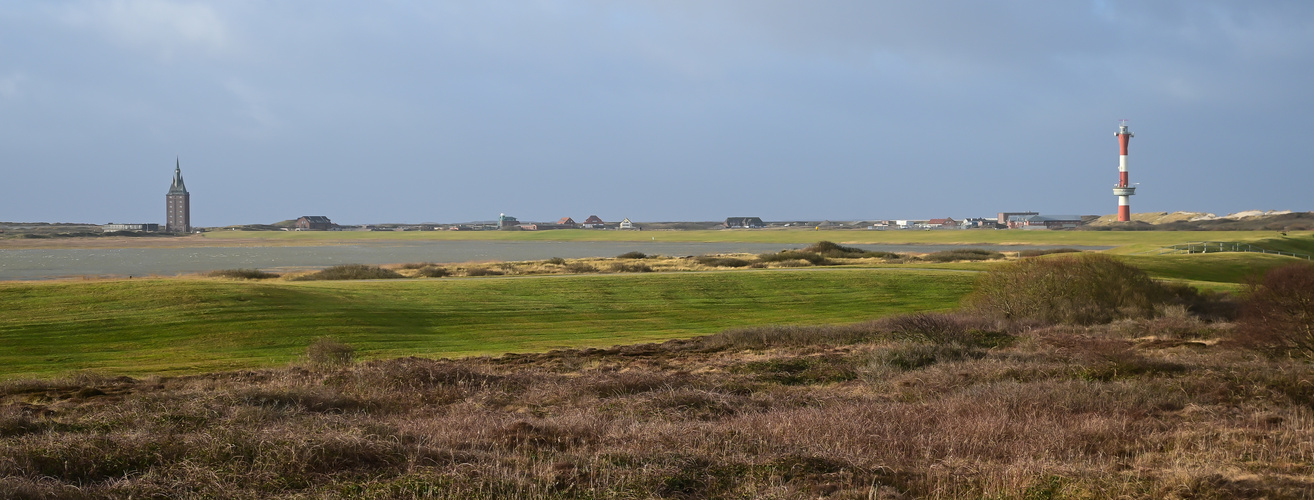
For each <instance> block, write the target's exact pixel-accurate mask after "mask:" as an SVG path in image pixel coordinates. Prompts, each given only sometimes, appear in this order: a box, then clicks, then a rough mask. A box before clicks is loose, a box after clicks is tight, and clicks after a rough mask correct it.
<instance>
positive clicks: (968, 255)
mask: <svg viewBox="0 0 1314 500" xmlns="http://www.w3.org/2000/svg"><path fill="white" fill-rule="evenodd" d="M921 258H922V260H929V261H931V262H957V261H962V260H998V259H1002V258H1004V254H1002V253H999V252H995V251H993V250H982V249H980V248H965V249H962V250H942V251H939V252H934V253H929V254H926V255H923V256H922V257H921Z"/></svg>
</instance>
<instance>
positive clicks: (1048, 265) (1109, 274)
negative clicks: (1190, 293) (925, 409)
mask: <svg viewBox="0 0 1314 500" xmlns="http://www.w3.org/2000/svg"><path fill="white" fill-rule="evenodd" d="M1171 299H1172V296H1171V293H1170V291H1169V290H1168V289H1167V288H1166V287H1165V286H1163V285H1161V284H1160V283H1158V282H1156V281H1154V280H1153V279H1150V276H1149V275H1148V274H1146V273H1145V271H1142V270H1140V269H1139V268H1136V267H1135V266H1131V265H1128V264H1125V263H1123V262H1121V261H1119V260H1117V259H1114V258H1113V257H1109V256H1107V255H1103V254H1078V255H1075V256H1063V257H1059V258H1053V259H1023V260H1020V261H1017V262H1011V263H1008V264H1004V265H1000V266H997V267H994V268H992V269H991V270H990V271H988V272H986V273H984V274H983V275H982V276H981V278H980V279H979V280H978V282H977V285H976V289H975V290H974V291H973V292H972V294H971V295H969V296H968V298H967V304H968V305H969V307H970V308H972V309H974V310H976V311H978V312H980V313H984V314H992V315H997V316H1001V317H1003V318H1009V319H1034V320H1040V321H1045V322H1049V323H1066V324H1081V325H1089V324H1095V323H1107V322H1109V321H1112V320H1114V319H1119V318H1138V317H1151V316H1153V315H1154V312H1155V306H1156V305H1160V304H1164V303H1166V302H1168V301H1170V300H1171Z"/></svg>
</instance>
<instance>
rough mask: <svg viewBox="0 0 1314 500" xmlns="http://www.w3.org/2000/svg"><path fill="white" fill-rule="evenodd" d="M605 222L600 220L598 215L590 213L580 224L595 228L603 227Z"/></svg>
mask: <svg viewBox="0 0 1314 500" xmlns="http://www.w3.org/2000/svg"><path fill="white" fill-rule="evenodd" d="M605 224H606V222H602V219H600V218H598V216H596V215H590V216H589V218H587V219H584V223H583V224H580V225H581V226H583V227H587V228H594V229H596V228H600V227H603V226H604V225H605Z"/></svg>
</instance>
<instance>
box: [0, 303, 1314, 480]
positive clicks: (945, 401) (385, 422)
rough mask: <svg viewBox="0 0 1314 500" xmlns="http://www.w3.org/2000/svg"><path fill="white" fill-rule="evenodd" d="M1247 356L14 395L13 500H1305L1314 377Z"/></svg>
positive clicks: (602, 354) (686, 368)
mask: <svg viewBox="0 0 1314 500" xmlns="http://www.w3.org/2000/svg"><path fill="white" fill-rule="evenodd" d="M1156 322H1157V323H1156ZM1160 330H1162V331H1163V332H1165V333H1164V334H1162V335H1156V332H1159V331H1160ZM964 332H969V333H970V332H976V333H978V334H981V333H989V334H990V335H968V334H966V333H964ZM1230 335H1232V333H1231V327H1230V326H1229V325H1227V324H1205V323H1200V322H1198V320H1195V319H1193V318H1190V317H1188V316H1186V315H1183V314H1181V312H1180V311H1167V314H1163V315H1161V316H1160V317H1159V318H1155V319H1129V320H1123V321H1120V322H1117V323H1114V324H1111V325H1096V326H1042V325H1034V324H1033V325H1023V324H1015V323H1001V322H998V321H994V320H985V319H978V318H971V317H964V316H958V315H946V316H944V317H940V318H930V317H926V316H924V315H923V316H920V317H918V318H913V319H894V320H887V321H882V322H873V323H864V324H858V325H848V326H827V327H774V328H768V329H762V330H744V329H741V330H733V331H728V332H725V333H722V334H718V335H713V336H710V337H704V338H700V339H693V340H683V341H671V342H667V343H664V344H660V345H651V344H650V345H637V346H623V347H616V348H612V349H585V350H569V351H555V352H550V353H544V354H527V355H507V356H502V357H498V358H474V359H463V360H430V359H419V358H409V359H397V360H388V361H371V362H368V363H356V364H349V365H343V366H329V365H317V366H304V367H303V366H292V367H288V368H285V369H277V370H265V371H248V372H234V373H220V374H213V375H206V376H195V377H183V378H147V379H128V378H103V377H96V376H94V375H84V376H80V377H74V378H70V379H65V380H54V381H15V382H8V383H5V384H3V385H0V491H3V492H6V493H5V496H7V497H13V498H80V497H85V498H100V497H117V498H129V497H131V498H139V497H169V498H186V497H193V498H213V497H225V498H270V497H275V498H277V497H281V498H429V497H441V498H466V497H469V498H504V497H523V498H573V497H586V498H589V497H612V498H652V497H660V498H725V497H741V498H746V497H753V498H757V497H765V498H815V497H828V498H905V497H926V498H963V497H970V498H979V497H1002V498H1117V497H1124V498H1142V497H1157V498H1308V497H1309V495H1310V492H1311V491H1314V481H1312V480H1311V479H1310V477H1314V465H1312V464H1314V407H1312V406H1311V401H1314V365H1311V364H1310V363H1308V362H1304V361H1298V360H1288V359H1281V360H1275V359H1268V358H1263V357H1259V356H1257V355H1254V354H1252V353H1251V352H1249V351H1243V350H1238V349H1236V348H1233V347H1230V344H1228V343H1226V342H1217V341H1218V340H1220V339H1226V338H1228V336H1230ZM910 356H918V357H917V358H916V359H917V360H918V362H917V363H913V364H900V363H898V362H892V361H891V360H897V359H910V358H909V357H910Z"/></svg>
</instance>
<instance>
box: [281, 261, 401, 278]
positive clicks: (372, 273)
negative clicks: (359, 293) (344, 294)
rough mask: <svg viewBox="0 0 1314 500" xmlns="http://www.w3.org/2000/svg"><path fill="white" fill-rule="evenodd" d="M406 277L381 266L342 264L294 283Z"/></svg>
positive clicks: (311, 274) (304, 276) (308, 275)
mask: <svg viewBox="0 0 1314 500" xmlns="http://www.w3.org/2000/svg"><path fill="white" fill-rule="evenodd" d="M397 278H404V276H402V275H400V274H397V272H396V271H393V270H390V269H384V268H382V267H379V266H367V265H365V264H342V265H340V266H333V267H329V268H325V269H323V270H320V271H317V272H314V273H310V274H307V275H303V276H297V277H295V278H292V280H293V281H316V280H383V279H397Z"/></svg>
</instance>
